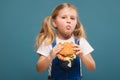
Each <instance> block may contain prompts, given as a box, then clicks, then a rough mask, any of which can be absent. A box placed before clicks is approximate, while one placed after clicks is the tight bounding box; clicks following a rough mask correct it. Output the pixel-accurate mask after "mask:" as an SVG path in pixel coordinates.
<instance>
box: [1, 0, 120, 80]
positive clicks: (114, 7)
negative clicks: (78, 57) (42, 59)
mask: <svg viewBox="0 0 120 80" xmlns="http://www.w3.org/2000/svg"><path fill="white" fill-rule="evenodd" d="M63 2H69V3H72V4H73V5H75V6H76V7H77V8H78V12H79V16H80V20H81V22H82V23H83V25H84V27H85V30H86V34H87V36H88V37H87V38H88V41H89V42H90V44H91V45H92V46H93V47H94V49H95V50H94V52H93V53H92V56H93V58H94V59H95V61H96V70H95V71H93V72H91V71H88V70H86V69H85V67H84V66H83V67H82V68H83V77H84V80H119V79H120V31H119V30H120V0H0V80H47V70H46V71H44V72H42V73H39V72H37V71H36V62H37V59H38V55H37V54H36V52H35V49H34V43H35V37H36V35H37V33H38V32H39V31H40V25H41V22H42V20H43V19H44V18H45V17H46V16H48V15H50V13H51V11H52V10H53V8H54V7H55V6H56V5H58V4H60V3H63Z"/></svg>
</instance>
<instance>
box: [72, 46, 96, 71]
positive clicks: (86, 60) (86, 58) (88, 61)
mask: <svg viewBox="0 0 120 80" xmlns="http://www.w3.org/2000/svg"><path fill="white" fill-rule="evenodd" d="M73 49H74V50H75V51H76V54H77V55H78V56H79V57H80V58H81V61H82V62H83V64H84V65H85V67H86V68H87V69H88V70H91V71H92V70H94V69H95V68H96V64H95V61H94V59H93V58H92V56H91V54H90V53H89V54H86V55H84V54H83V51H82V49H81V47H80V46H78V45H76V44H75V45H74V48H73Z"/></svg>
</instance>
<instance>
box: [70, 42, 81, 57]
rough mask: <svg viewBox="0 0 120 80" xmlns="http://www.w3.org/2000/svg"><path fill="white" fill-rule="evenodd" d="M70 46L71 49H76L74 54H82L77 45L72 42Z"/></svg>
mask: <svg viewBox="0 0 120 80" xmlns="http://www.w3.org/2000/svg"><path fill="white" fill-rule="evenodd" d="M72 47H73V50H75V51H76V55H82V54H83V52H82V50H81V48H80V46H79V45H77V44H73V45H72Z"/></svg>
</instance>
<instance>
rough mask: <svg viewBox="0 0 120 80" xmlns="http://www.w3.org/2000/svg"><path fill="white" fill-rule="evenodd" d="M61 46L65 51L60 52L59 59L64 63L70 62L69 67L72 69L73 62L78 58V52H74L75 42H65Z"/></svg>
mask: <svg viewBox="0 0 120 80" xmlns="http://www.w3.org/2000/svg"><path fill="white" fill-rule="evenodd" d="M59 44H60V45H61V46H63V49H62V50H61V51H60V52H59V54H58V58H59V59H61V60H63V61H68V62H69V64H68V66H69V67H71V61H72V60H74V59H75V58H76V54H75V53H76V51H74V50H73V48H72V45H73V44H74V43H73V42H64V43H59Z"/></svg>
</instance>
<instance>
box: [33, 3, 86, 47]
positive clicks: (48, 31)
mask: <svg viewBox="0 0 120 80" xmlns="http://www.w3.org/2000/svg"><path fill="white" fill-rule="evenodd" d="M65 7H68V8H72V9H75V10H76V12H77V8H76V7H75V6H73V5H71V4H69V3H63V4H60V5H58V6H57V7H56V8H55V9H54V10H53V12H52V14H51V15H50V16H48V17H46V18H45V19H44V20H43V23H42V26H41V31H40V32H39V34H38V35H37V37H36V44H35V45H36V47H37V48H38V47H39V46H40V45H42V44H45V45H46V44H51V43H52V42H53V41H54V38H55V34H56V32H55V28H54V27H53V26H52V24H51V21H52V20H54V19H56V17H57V16H58V13H59V11H60V10H62V9H63V8H65ZM77 13H78V12H77ZM77 15H78V14H77ZM73 35H74V36H75V37H77V38H80V37H84V38H86V36H85V31H84V28H83V25H82V24H81V22H80V21H79V16H78V17H77V25H76V27H75V30H74V31H73Z"/></svg>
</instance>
